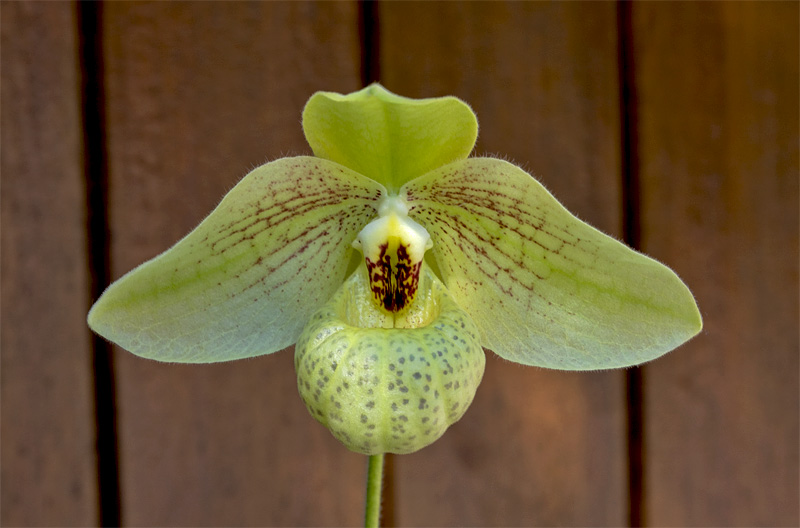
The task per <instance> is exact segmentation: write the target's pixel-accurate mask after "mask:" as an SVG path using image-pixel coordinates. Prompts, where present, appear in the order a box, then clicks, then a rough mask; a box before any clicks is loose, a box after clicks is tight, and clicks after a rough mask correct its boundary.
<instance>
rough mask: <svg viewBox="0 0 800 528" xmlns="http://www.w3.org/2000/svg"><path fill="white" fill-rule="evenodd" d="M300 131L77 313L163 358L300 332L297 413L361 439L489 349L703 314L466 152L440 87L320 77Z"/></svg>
mask: <svg viewBox="0 0 800 528" xmlns="http://www.w3.org/2000/svg"><path fill="white" fill-rule="evenodd" d="M303 129H304V132H305V135H306V138H307V140H308V142H309V144H310V145H311V148H312V150H313V151H314V154H315V156H298V157H294V158H283V159H279V160H276V161H274V162H271V163H268V164H266V165H263V166H261V167H259V168H257V169H256V170H254V171H253V172H251V173H250V174H249V175H247V176H246V177H245V178H244V179H243V180H242V181H241V182H240V183H239V184H238V185H237V186H236V187H235V188H234V189H232V190H231V191H230V193H228V195H227V196H226V197H225V198H224V199H223V200H222V202H221V203H220V205H219V206H218V207H217V208H216V209H215V210H214V211H213V212H212V213H211V214H210V215H209V216H208V217H207V218H206V219H205V220H204V221H203V222H202V223H201V224H200V225H199V226H198V227H197V228H196V229H195V230H194V231H192V232H191V233H189V234H188V235H187V236H186V237H185V238H184V239H183V240H181V241H180V242H178V243H177V244H176V245H175V246H173V247H172V248H171V249H169V250H167V251H166V252H164V253H163V254H161V255H159V256H157V257H155V258H154V259H152V260H151V261H149V262H146V263H144V264H142V265H141V266H139V267H138V268H136V269H135V270H133V271H131V272H130V273H128V274H127V275H125V276H124V277H122V278H120V279H119V280H118V281H116V282H115V283H113V284H112V285H111V286H109V288H108V289H107V290H106V292H104V294H103V296H102V297H101V298H100V299H99V300H98V301H97V303H96V304H95V306H94V307H93V308H92V310H91V312H90V313H89V318H88V322H89V325H90V326H91V328H92V329H93V330H95V331H96V332H97V333H99V334H101V335H103V336H105V337H106V338H108V339H110V340H112V341H114V342H116V343H117V344H119V345H121V346H123V347H124V348H126V349H128V350H130V351H131V352H133V353H135V354H137V355H140V356H143V357H147V358H152V359H157V360H160V361H172V362H187V363H210V362H218V361H228V360H234V359H239V358H245V357H252V356H258V355H263V354H270V353H273V352H277V351H279V350H281V349H283V348H285V347H287V346H289V345H292V344H296V346H295V366H296V370H297V376H298V387H299V391H300V395H301V397H302V398H303V400H304V402H305V403H306V406H307V407H308V409H309V411H310V412H311V414H312V415H313V416H314V417H315V418H316V419H317V420H319V421H320V422H322V423H323V424H324V425H326V426H327V427H328V428H329V429H330V430H331V432H332V433H333V434H334V435H335V436H336V437H337V438H338V439H339V440H341V441H342V442H343V443H344V444H345V445H346V446H347V447H348V448H349V449H352V450H354V451H358V452H362V453H367V454H376V453H384V452H395V453H409V452H413V451H415V450H417V449H420V448H422V447H424V446H426V445H428V444H430V443H431V442H433V441H434V440H436V439H437V438H438V437H439V436H441V435H442V434H443V433H444V431H445V430H446V429H447V427H448V426H449V425H451V424H452V423H453V422H455V421H456V420H458V419H460V418H461V416H462V415H463V414H464V412H465V411H466V409H467V407H468V406H469V404H470V402H471V401H472V399H473V397H474V395H475V391H476V389H477V387H478V384H479V383H480V379H481V376H482V374H483V368H484V363H485V357H484V351H483V348H487V349H490V350H492V351H494V352H495V353H497V354H498V355H500V356H502V357H503V358H505V359H508V360H510V361H515V362H518V363H522V364H525V365H537V366H540V367H546V368H555V369H564V370H597V369H608V368H619V367H625V366H630V365H634V364H638V363H642V362H645V361H650V360H653V359H655V358H657V357H659V356H661V355H663V354H665V353H666V352H668V351H670V350H672V349H674V348H675V347H677V346H679V345H680V344H682V343H683V342H685V341H686V340H688V339H690V338H691V337H692V336H694V335H696V334H697V333H698V332H699V331H700V329H701V328H702V319H701V317H700V313H699V311H698V308H697V305H696V304H695V301H694V298H693V296H692V294H691V292H690V291H689V289H688V288H687V287H686V285H685V284H683V282H682V281H681V280H680V278H678V276H677V275H676V274H675V273H674V272H672V271H671V270H670V269H669V268H667V267H666V266H664V265H663V264H661V263H659V262H656V261H655V260H653V259H650V258H649V257H647V256H645V255H642V254H640V253H637V252H636V251H634V250H632V249H630V248H628V247H626V246H625V245H623V244H621V243H620V242H618V241H617V240H615V239H613V238H611V237H609V236H607V235H605V234H603V233H601V232H599V231H597V230H596V229H594V228H592V227H591V226H589V225H587V224H585V223H584V222H581V221H580V220H578V219H577V218H576V217H574V216H573V215H572V214H571V213H569V212H568V211H567V210H566V209H564V207H563V206H561V204H560V203H558V201H556V199H555V198H554V197H553V196H552V195H550V193H548V192H547V191H546V190H545V189H544V187H543V186H542V185H541V184H539V182H537V181H536V180H535V179H534V178H533V177H531V176H530V175H529V174H527V173H526V172H524V171H523V170H522V169H520V168H519V167H516V166H515V165H512V164H510V163H508V162H505V161H502V160H499V159H493V158H469V157H468V156H469V154H470V152H471V151H472V149H473V147H474V144H475V140H476V137H477V129H478V125H477V119H476V117H475V114H474V113H473V112H472V110H471V109H470V108H469V106H467V105H466V104H465V103H464V102H462V101H460V100H458V99H456V98H454V97H442V98H433V99H420V100H414V99H408V98H404V97H401V96H398V95H395V94H393V93H391V92H389V91H387V90H386V89H384V88H383V87H382V86H380V85H377V84H374V85H371V86H369V87H367V88H365V89H363V90H361V91H358V92H355V93H352V94H348V95H342V94H336V93H330V92H319V93H317V94H315V95H314V96H312V97H311V99H310V100H309V101H308V103H307V105H306V107H305V109H304V111H303ZM353 251H358V252H360V256H359V258H357V259H356V258H354V254H353ZM354 262H357V265H354V264H353V263H354Z"/></svg>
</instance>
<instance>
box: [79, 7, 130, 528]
mask: <svg viewBox="0 0 800 528" xmlns="http://www.w3.org/2000/svg"><path fill="white" fill-rule="evenodd" d="M76 9H77V21H78V35H79V37H78V38H79V53H80V67H81V114H82V118H83V149H84V162H83V163H84V178H85V183H86V210H87V217H86V229H87V253H88V266H89V269H88V273H89V288H90V292H89V293H90V299H91V300H92V302H93V301H94V300H96V299H97V298H98V297H99V296H100V294H101V293H102V292H103V289H104V288H105V287H106V286H107V285H108V283H109V279H110V276H111V272H110V269H111V266H110V262H111V258H110V245H109V227H108V207H107V203H108V201H107V199H108V176H107V175H108V159H107V152H106V142H105V129H106V116H105V83H104V78H103V33H102V3H101V2H78V3H77V7H76ZM91 350H92V363H93V368H94V399H95V427H96V449H97V453H96V455H97V485H98V493H99V504H98V507H99V521H100V523H99V524H100V526H120V523H121V520H122V517H121V511H120V484H119V460H118V454H117V423H116V394H115V393H116V390H115V389H116V384H115V380H114V364H113V356H112V350H111V345H110V344H109V343H108V342H107V341H105V340H104V339H102V338H101V337H99V336H98V335H96V334H92V340H91Z"/></svg>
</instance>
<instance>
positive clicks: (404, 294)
mask: <svg viewBox="0 0 800 528" xmlns="http://www.w3.org/2000/svg"><path fill="white" fill-rule="evenodd" d="M431 246H432V242H431V236H430V235H429V234H428V232H427V231H426V230H425V228H424V227H422V226H421V225H419V224H418V223H417V222H415V221H414V220H412V219H410V218H409V217H408V205H407V204H406V203H405V201H404V200H403V199H402V198H401V197H399V196H387V197H385V198H384V199H383V201H382V202H381V203H380V205H379V206H378V218H377V219H375V220H373V221H371V222H370V223H369V224H367V225H366V227H364V229H362V230H361V232H360V233H359V234H358V236H357V237H356V239H355V241H354V242H353V247H355V248H356V249H358V250H360V251H361V252H362V254H363V255H364V259H365V263H366V266H367V274H368V276H369V282H370V287H371V290H372V294H373V298H374V300H375V302H376V303H377V304H378V306H379V307H380V308H382V309H383V310H386V311H387V312H390V313H397V312H402V311H403V310H405V309H406V308H407V307H408V306H410V305H411V303H412V301H413V300H414V296H415V295H416V293H417V286H418V283H419V275H420V270H421V269H422V259H423V257H424V256H425V251H427V250H428V249H430V248H431Z"/></svg>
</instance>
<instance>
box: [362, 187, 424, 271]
mask: <svg viewBox="0 0 800 528" xmlns="http://www.w3.org/2000/svg"><path fill="white" fill-rule="evenodd" d="M393 237H395V238H397V239H399V242H400V244H402V245H403V246H405V247H406V248H407V251H408V256H409V258H410V260H411V262H414V263H417V262H421V261H422V258H423V256H424V255H425V251H427V250H428V249H430V248H431V247H432V246H433V242H431V236H430V235H429V234H428V231H427V230H426V229H425V228H424V227H422V226H421V225H419V224H418V223H416V222H415V221H413V220H412V219H411V218H409V217H408V205H407V204H406V203H405V201H404V200H403V199H402V198H400V197H399V196H387V197H385V198H384V199H383V201H382V202H381V203H380V205H379V206H378V218H376V219H375V220H373V221H372V222H370V223H369V224H367V225H366V226H365V227H364V229H362V230H361V232H360V233H359V234H358V236H357V237H356V239H355V240H354V241H353V247H355V248H356V249H358V250H360V251H361V253H363V254H364V256H365V257H367V258H370V259H373V260H375V259H376V258H377V257H378V255H379V254H380V251H381V249H380V248H381V246H382V245H386V244H387V243H388V242H389V239H390V238H393Z"/></svg>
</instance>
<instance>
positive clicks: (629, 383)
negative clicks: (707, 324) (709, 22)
mask: <svg viewBox="0 0 800 528" xmlns="http://www.w3.org/2000/svg"><path fill="white" fill-rule="evenodd" d="M632 8H633V6H632V4H631V2H628V1H624V0H623V1H618V2H617V46H618V68H617V69H618V71H619V109H620V126H621V134H620V136H621V156H620V159H621V169H622V230H623V237H624V240H625V243H627V244H628V245H629V246H631V247H632V248H634V249H637V250H638V249H640V246H641V226H640V218H641V216H640V203H639V197H640V191H639V143H638V134H639V130H638V126H639V120H638V114H637V110H638V100H637V93H636V70H635V63H634V62H635V61H634V50H633V24H632V21H631V10H632ZM642 373H643V371H642V369H641V367H633V368H630V369H628V370H627V371H626V376H625V385H626V395H627V439H628V446H627V451H628V453H627V454H628V457H627V458H628V524H629V525H630V526H642V525H643V524H644V522H645V504H644V447H645V446H644V400H643V392H642V386H643V379H642Z"/></svg>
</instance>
